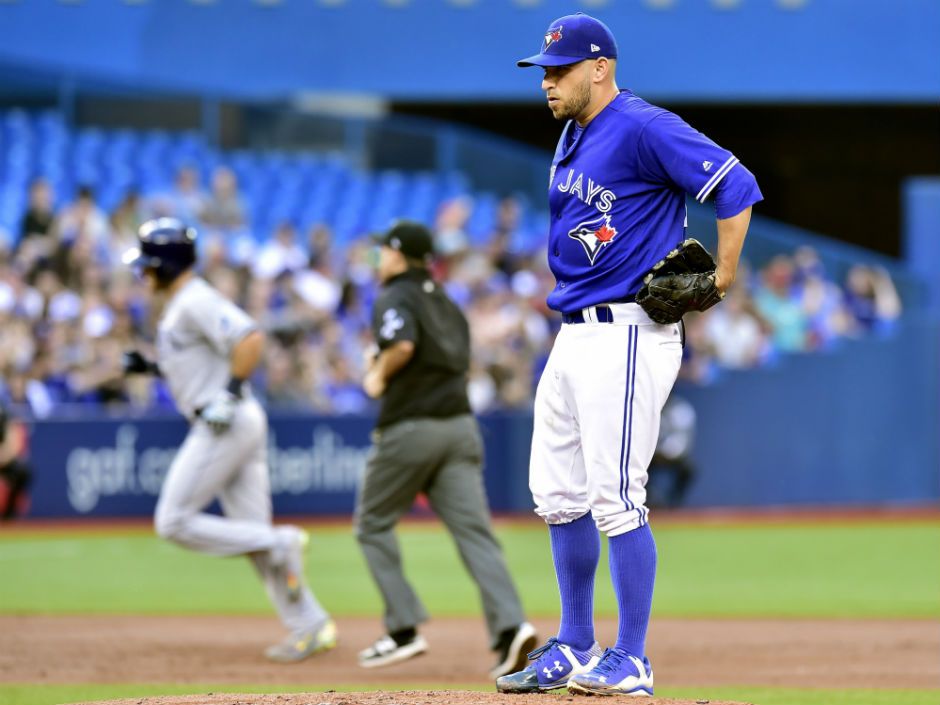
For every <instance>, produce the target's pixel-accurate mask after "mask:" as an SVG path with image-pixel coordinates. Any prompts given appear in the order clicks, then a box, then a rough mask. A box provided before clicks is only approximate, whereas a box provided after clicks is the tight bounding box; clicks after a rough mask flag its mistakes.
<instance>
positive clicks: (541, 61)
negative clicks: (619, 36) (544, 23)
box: [516, 12, 617, 67]
mask: <svg viewBox="0 0 940 705" xmlns="http://www.w3.org/2000/svg"><path fill="white" fill-rule="evenodd" d="M601 56H605V57H607V58H608V59H616V58H617V41H616V40H615V39H614V35H613V34H611V31H610V29H609V28H608V27H607V25H605V24H604V23H603V22H601V21H600V20H598V19H596V18H594V17H591V16H590V15H585V14H584V13H583V12H579V13H577V14H575V15H565V16H564V17H559V18H558V19H557V20H555V21H554V22H552V23H551V24H550V25H549V26H548V29H547V30H546V32H545V39H544V40H543V41H542V50H541V51H540V52H539V53H538V54H536V55H535V56H529V57H526V58H525V59H522V60H520V61H517V62H516V65H517V66H522V67H525V66H567V65H568V64H576V63H578V62H579V61H584V60H585V59H596V58H598V57H601Z"/></svg>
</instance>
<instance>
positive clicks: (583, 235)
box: [568, 215, 617, 265]
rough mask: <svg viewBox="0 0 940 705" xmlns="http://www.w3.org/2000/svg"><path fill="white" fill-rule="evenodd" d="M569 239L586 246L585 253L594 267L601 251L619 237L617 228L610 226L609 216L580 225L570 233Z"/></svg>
mask: <svg viewBox="0 0 940 705" xmlns="http://www.w3.org/2000/svg"><path fill="white" fill-rule="evenodd" d="M568 237H570V238H573V239H575V240H577V241H578V242H580V243H581V244H582V245H583V246H584V252H585V254H586V255H587V256H588V259H589V260H591V265H593V264H594V262H595V261H597V257H598V255H600V253H601V250H603V249H604V248H605V247H606V246H607V245H609V244H610V243H611V242H613V240H614V238H615V237H617V228H615V227H614V226H613V225H611V224H610V216H609V215H602V216H600V217H599V218H594V220H588V221H585V222H583V223H578V225H577V226H576V227H575V228H574V230H571V231H570V232H569V233H568Z"/></svg>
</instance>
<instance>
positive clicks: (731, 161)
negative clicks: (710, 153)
mask: <svg viewBox="0 0 940 705" xmlns="http://www.w3.org/2000/svg"><path fill="white" fill-rule="evenodd" d="M737 163H738V158H737V157H735V156H730V157H728V161H726V162H725V163H724V164H722V165H721V168H720V169H719V170H718V171H716V172H715V175H714V176H713V177H712V178H710V179H709V180H708V181H707V182H706V183H705V185H704V186H702V190H701V191H699V192H698V195H697V196H696V197H695V200H696V201H698V202H699V203H705V199H706V198H708V194H710V193H711V192H712V189H713V188H715V186H717V185H718V182H719V181H721V180H722V179H723V178H725V174H727V173H728V172H729V171H731V168H732V167H733V166H734V165H735V164H737Z"/></svg>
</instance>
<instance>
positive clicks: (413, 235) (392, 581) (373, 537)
mask: <svg viewBox="0 0 940 705" xmlns="http://www.w3.org/2000/svg"><path fill="white" fill-rule="evenodd" d="M379 244H380V245H381V250H380V254H379V262H378V276H379V280H380V282H381V284H382V291H381V293H380V294H379V296H378V298H377V300H376V302H375V307H374V310H373V312H372V328H373V334H374V336H375V340H376V343H377V344H378V352H377V354H376V355H375V356H374V357H373V358H372V359H371V361H370V364H369V369H368V371H367V372H366V376H365V379H364V381H363V386H364V388H365V390H366V393H368V394H369V396H371V397H373V398H381V400H382V405H381V411H380V412H379V418H378V421H377V423H376V428H375V431H374V433H373V446H372V449H371V452H370V454H369V460H368V463H367V465H366V471H365V477H364V478H363V482H362V486H361V488H360V490H359V496H358V499H357V504H356V516H355V528H356V538H357V539H358V540H359V545H360V546H361V547H362V552H363V554H364V555H365V558H366V562H367V563H368V564H369V569H370V570H371V572H372V577H373V578H374V579H375V582H376V583H377V585H378V588H379V591H380V592H381V593H382V598H383V600H384V602H385V628H386V629H387V630H388V633H387V634H386V635H385V636H383V637H381V638H380V639H378V640H377V641H376V642H375V643H374V644H373V645H372V646H370V647H369V648H367V649H365V650H364V651H362V652H360V654H359V664H360V665H361V666H363V667H366V668H371V667H375V666H386V665H390V664H393V663H398V662H400V661H404V660H406V659H409V658H412V657H414V656H417V655H419V654H422V653H424V652H425V651H427V648H428V645H427V642H426V641H425V639H424V637H423V636H421V635H420V634H418V631H417V628H418V625H419V624H421V623H422V622H424V621H425V620H427V618H428V615H427V612H426V611H425V609H424V606H423V605H422V604H421V601H420V600H419V599H418V596H417V595H416V594H415V592H414V590H413V589H412V587H411V585H410V584H409V583H408V581H407V579H406V578H405V575H404V573H403V572H402V565H401V554H400V552H399V548H398V539H397V537H396V536H395V525H396V524H397V523H398V520H399V519H400V518H401V516H402V515H403V514H404V513H405V512H407V511H408V510H409V509H410V508H411V506H412V504H413V503H414V500H415V497H416V496H417V495H418V494H419V493H421V492H423V493H424V494H425V495H427V498H428V501H429V502H430V505H431V508H432V509H433V510H434V512H435V513H436V514H437V515H438V516H439V517H440V518H441V519H442V520H443V522H444V524H445V525H446V526H447V529H448V531H450V533H451V535H452V536H453V537H454V540H455V542H456V543H457V548H458V550H459V551H460V557H461V558H462V559H463V562H464V565H465V566H466V567H467V570H468V571H469V572H470V575H471V576H472V577H473V580H474V581H475V582H476V584H477V587H478V588H479V590H480V597H481V599H482V601H483V610H484V613H485V615H486V625H487V629H488V630H489V634H490V640H491V641H490V646H491V648H492V649H493V650H494V651H495V652H496V653H497V663H496V665H495V666H494V667H493V668H492V669H491V671H490V676H491V677H493V678H497V677H499V676H501V675H503V674H506V673H511V672H513V671H515V670H517V669H518V668H519V667H521V665H524V663H525V660H526V653H527V652H528V651H530V650H531V649H532V648H533V647H534V646H535V644H536V634H535V629H534V628H533V627H532V625H531V624H529V623H528V622H526V621H525V617H524V615H523V613H522V605H521V604H520V602H519V596H518V594H517V592H516V588H515V586H514V585H513V583H512V579H511V578H510V577H509V571H508V570H507V568H506V561H505V559H504V558H503V554H502V549H501V548H500V545H499V543H498V542H497V541H496V538H495V537H494V536H493V532H492V529H491V527H490V516H489V508H488V506H487V500H486V494H485V491H484V489H483V472H482V464H483V444H482V441H481V439H480V432H479V429H478V428H477V424H476V420H475V419H474V418H473V416H472V414H471V413H470V403H469V401H468V399H467V370H468V368H469V363H470V331H469V326H468V325H467V321H466V319H465V318H464V316H463V314H462V313H461V311H460V309H459V308H457V306H456V305H455V304H454V302H453V301H451V300H450V299H449V298H448V297H447V295H446V294H445V293H444V291H443V289H442V288H441V287H439V286H438V285H437V284H435V282H434V281H433V279H432V278H431V275H430V273H429V272H428V270H427V262H428V260H429V259H430V256H431V252H432V240H431V233H430V232H429V231H428V229H427V228H425V227H424V226H423V225H420V224H419V223H412V222H406V221H403V222H399V223H398V224H397V225H395V226H394V227H392V228H391V230H389V231H388V232H387V233H385V234H384V235H381V236H379Z"/></svg>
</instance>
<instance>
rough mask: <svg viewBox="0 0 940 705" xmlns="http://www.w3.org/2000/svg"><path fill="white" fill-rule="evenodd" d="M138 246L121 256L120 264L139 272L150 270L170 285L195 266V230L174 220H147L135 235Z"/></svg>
mask: <svg viewBox="0 0 940 705" xmlns="http://www.w3.org/2000/svg"><path fill="white" fill-rule="evenodd" d="M137 240H138V246H137V247H132V248H131V249H129V250H128V251H127V252H125V253H124V257H123V259H124V263H125V264H127V265H129V266H131V267H133V268H134V269H136V270H138V271H140V272H142V271H144V270H146V269H151V270H153V271H154V272H155V273H156V275H157V279H159V280H160V281H161V282H171V281H173V280H174V279H176V277H178V276H179V275H180V274H182V273H183V272H185V271H186V270H187V269H189V268H190V267H192V266H193V265H194V264H195V263H196V230H195V228H191V227H189V226H188V225H186V224H185V223H183V221H181V220H178V219H176V218H156V219H155V220H148V221H147V222H146V223H144V224H143V225H141V226H140V230H139V231H138V232H137Z"/></svg>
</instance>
